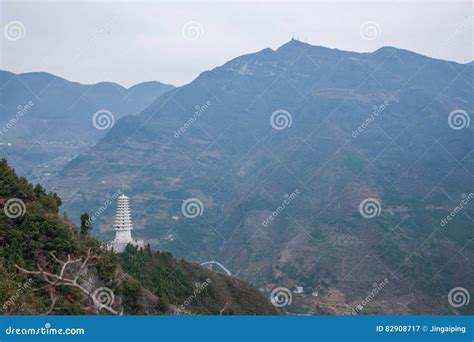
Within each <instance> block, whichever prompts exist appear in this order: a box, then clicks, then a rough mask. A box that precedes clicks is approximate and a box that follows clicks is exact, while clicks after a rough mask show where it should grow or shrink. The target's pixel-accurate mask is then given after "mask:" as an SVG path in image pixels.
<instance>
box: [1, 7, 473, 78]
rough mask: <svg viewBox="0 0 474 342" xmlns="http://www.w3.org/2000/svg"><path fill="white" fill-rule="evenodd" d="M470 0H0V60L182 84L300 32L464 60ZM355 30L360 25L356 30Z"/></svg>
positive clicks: (71, 74) (28, 67)
mask: <svg viewBox="0 0 474 342" xmlns="http://www.w3.org/2000/svg"><path fill="white" fill-rule="evenodd" d="M473 15H474V13H473V2H472V1H453V0H450V1H438V2H432V1H430V2H428V1H418V2H415V1H402V2H396V1H384V2H381V1H378V2H367V1H345V2H337V1H330V2H321V1H311V2H295V1H280V2H263V1H260V2H232V3H230V2H195V1H194V2H191V1H184V2H156V1H155V2H143V1H142V2H130V1H129V2H121V3H119V2H113V1H106V2H104V1H102V2H71V1H61V2H58V1H55V2H51V1H50V2H46V1H35V2H32V1H30V2H24V1H23V2H20V1H14V2H7V1H2V2H1V21H0V23H1V28H2V35H1V38H0V43H1V46H0V47H1V54H0V57H1V60H0V68H1V69H6V70H9V71H13V72H27V71H47V72H51V73H53V74H56V75H58V76H61V77H64V78H66V79H69V80H73V81H78V82H82V83H95V82H99V81H104V80H106V81H113V82H117V83H120V84H122V85H124V86H131V85H133V84H136V83H139V82H143V81H149V80H158V81H161V82H165V83H171V84H174V85H182V84H185V83H188V82H190V81H191V80H192V79H194V78H195V77H196V76H197V75H199V73H201V72H202V71H204V70H208V69H212V68H214V67H216V66H218V65H221V64H223V63H225V62H226V61H228V60H229V59H232V58H233V57H236V56H239V55H242V54H245V53H250V52H255V51H259V50H262V49H263V48H266V47H270V48H273V49H276V48H277V47H278V46H280V45H282V44H284V43H285V42H286V41H288V40H289V39H290V38H291V36H292V34H293V32H294V33H295V36H299V38H300V40H304V39H305V38H306V39H307V42H308V43H310V44H313V45H323V46H328V47H334V48H338V49H343V50H353V51H374V50H376V49H378V48H379V47H381V46H386V45H391V46H396V47H400V48H404V49H408V50H412V51H416V52H419V53H422V54H425V55H428V56H432V57H436V58H442V59H448V60H454V61H458V62H461V63H465V62H468V61H471V60H473V55H474V54H473V32H474V31H473V28H474V17H473ZM361 31H362V32H361Z"/></svg>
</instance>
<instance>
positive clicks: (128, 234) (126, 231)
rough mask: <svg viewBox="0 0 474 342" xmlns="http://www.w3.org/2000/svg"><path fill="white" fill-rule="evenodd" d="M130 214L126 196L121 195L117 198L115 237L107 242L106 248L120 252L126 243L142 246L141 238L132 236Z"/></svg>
mask: <svg viewBox="0 0 474 342" xmlns="http://www.w3.org/2000/svg"><path fill="white" fill-rule="evenodd" d="M132 229H133V227H132V216H131V214H130V204H129V202H128V197H127V196H125V195H123V194H122V196H120V197H119V198H118V204H117V214H116V215H115V239H114V240H112V241H110V242H108V243H107V249H108V250H113V251H114V252H116V253H122V252H123V251H124V250H125V247H127V245H128V244H130V245H132V246H137V247H139V248H143V246H144V243H143V240H137V239H134V238H132Z"/></svg>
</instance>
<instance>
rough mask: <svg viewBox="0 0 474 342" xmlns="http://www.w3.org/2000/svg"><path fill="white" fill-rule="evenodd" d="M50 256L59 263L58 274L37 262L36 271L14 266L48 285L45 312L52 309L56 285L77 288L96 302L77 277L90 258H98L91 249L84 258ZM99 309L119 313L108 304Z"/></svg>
mask: <svg viewBox="0 0 474 342" xmlns="http://www.w3.org/2000/svg"><path fill="white" fill-rule="evenodd" d="M50 254H51V257H52V258H53V260H54V261H55V262H56V263H58V264H59V265H61V270H60V271H59V274H55V273H52V272H49V271H47V270H46V266H47V265H46V266H45V267H42V266H40V265H39V264H37V267H38V270H37V271H32V270H27V269H25V268H23V267H20V266H18V265H15V266H16V268H17V269H18V270H19V271H20V272H22V273H24V274H29V275H34V276H37V277H40V278H42V279H43V280H44V281H45V282H46V283H48V285H49V294H50V298H51V305H50V307H49V309H48V311H47V312H46V314H49V313H51V312H52V311H53V309H54V306H55V305H56V301H57V297H56V287H58V286H69V287H73V288H76V289H78V290H79V291H81V292H82V293H83V294H85V295H86V296H87V297H89V298H91V299H92V301H93V302H94V304H95V303H96V301H97V299H96V298H94V294H93V293H91V292H90V291H89V290H88V289H87V288H86V287H84V286H82V285H81V284H79V282H78V279H79V277H80V275H81V274H82V273H83V272H84V270H85V269H86V267H87V265H88V264H89V262H90V261H91V260H94V259H98V256H91V249H90V248H89V249H88V250H87V255H86V257H85V258H84V259H82V258H79V259H71V256H70V255H68V256H67V260H66V261H62V260H60V259H58V258H57V257H56V255H54V253H50ZM79 262H81V265H80V266H79V268H75V269H74V268H73V267H71V266H72V265H74V264H77V263H79ZM100 309H104V310H106V311H108V312H110V313H112V314H114V315H118V314H119V313H118V312H117V311H115V310H114V309H113V308H112V307H110V306H109V305H103V304H101V305H100Z"/></svg>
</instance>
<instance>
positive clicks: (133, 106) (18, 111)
mask: <svg viewBox="0 0 474 342" xmlns="http://www.w3.org/2000/svg"><path fill="white" fill-rule="evenodd" d="M172 88H173V86H170V85H166V84H162V83H160V82H144V83H140V84H137V85H135V86H133V87H130V88H128V89H126V88H124V87H122V86H120V85H118V84H116V83H111V82H102V83H98V84H90V85H89V84H80V83H77V82H71V81H68V80H65V79H63V78H60V77H57V76H54V75H52V74H48V73H45V72H31V73H24V74H14V73H11V72H8V71H0V103H1V106H0V122H2V127H0V128H1V131H0V151H1V153H2V155H6V156H8V157H9V158H8V159H9V161H10V162H11V163H12V164H13V166H14V167H15V168H17V171H18V172H19V173H20V174H21V175H24V176H28V177H29V178H30V179H32V180H35V181H36V180H41V179H43V178H44V177H45V174H46V175H47V174H51V173H54V172H55V171H56V170H58V169H60V168H61V167H62V166H64V165H65V164H66V163H67V161H69V160H70V159H71V158H73V157H75V156H76V155H77V154H79V153H80V152H81V151H84V150H85V149H86V148H88V147H90V146H92V145H94V144H95V143H96V142H97V141H98V140H99V139H100V138H101V137H102V136H104V135H105V133H106V130H107V128H108V126H107V125H112V124H113V122H112V121H116V120H118V119H120V118H121V117H123V116H124V115H131V114H137V113H139V112H140V111H142V110H143V109H145V108H146V107H147V106H149V105H150V104H151V103H152V102H153V101H154V100H155V99H156V98H157V97H158V96H160V95H161V94H163V93H164V92H166V91H168V90H170V89H172ZM100 110H106V111H108V112H110V113H111V114H110V115H111V116H113V118H112V119H111V120H112V121H110V122H109V121H104V122H102V124H103V125H102V126H101V125H100V122H95V125H94V120H93V118H94V113H96V112H97V111H100ZM105 115H106V116H107V115H109V114H105ZM104 119H106V118H105V117H104Z"/></svg>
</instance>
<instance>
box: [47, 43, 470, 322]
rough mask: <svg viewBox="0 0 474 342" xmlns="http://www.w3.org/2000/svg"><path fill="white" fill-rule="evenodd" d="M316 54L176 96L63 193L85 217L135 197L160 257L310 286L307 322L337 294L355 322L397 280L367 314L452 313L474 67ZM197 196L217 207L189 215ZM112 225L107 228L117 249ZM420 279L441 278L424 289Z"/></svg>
mask: <svg viewBox="0 0 474 342" xmlns="http://www.w3.org/2000/svg"><path fill="white" fill-rule="evenodd" d="M300 44H304V43H299V42H297V43H295V42H292V43H291V44H290V45H288V46H286V47H285V48H282V49H280V50H279V51H278V49H277V50H276V51H273V50H272V51H273V52H272V51H270V50H268V49H265V50H262V51H263V52H262V51H261V52H257V53H254V54H249V55H244V56H240V57H236V58H234V59H232V60H230V61H228V62H227V63H224V64H223V65H222V66H219V67H216V68H214V69H212V70H210V71H206V72H203V73H201V74H200V75H199V76H198V77H197V78H196V79H195V80H193V81H192V82H191V83H189V84H187V85H185V86H182V87H179V88H176V89H174V90H172V91H170V92H168V93H166V94H163V95H162V96H161V97H159V98H158V99H157V100H156V101H154V103H153V104H151V105H150V107H148V108H147V109H145V110H144V111H142V112H141V113H140V114H139V115H137V116H133V117H127V118H124V119H123V120H119V121H118V122H117V124H116V125H115V126H114V127H113V129H111V130H110V131H109V132H108V134H107V135H106V136H105V137H104V138H103V139H101V140H100V141H99V142H98V144H97V145H95V146H94V147H93V148H92V149H91V150H89V151H86V152H85V153H83V154H81V155H80V156H79V157H78V158H76V159H75V160H74V161H73V162H71V163H70V164H68V165H67V166H66V167H65V168H64V169H63V170H62V172H61V173H60V174H59V175H58V177H56V178H55V179H53V180H52V182H51V184H50V186H54V187H56V188H57V189H58V191H59V192H60V193H61V194H63V195H64V198H67V201H66V202H65V205H64V210H67V211H68V212H72V213H74V214H75V216H76V213H77V212H78V211H79V210H82V211H83V210H88V211H89V210H90V211H94V210H95V209H94V208H97V207H99V206H100V196H101V195H102V196H103V194H106V193H112V192H113V191H115V190H114V189H117V188H123V189H126V192H127V194H129V196H130V198H131V203H132V211H133V212H134V213H136V214H134V215H135V217H136V222H137V223H136V229H137V230H136V235H139V236H140V238H144V239H146V240H148V241H149V242H150V244H151V245H152V247H153V248H158V249H160V250H170V251H172V252H173V253H175V254H176V255H178V256H186V257H188V258H192V259H195V260H200V261H207V260H219V262H221V263H222V264H224V265H225V266H226V267H227V268H229V269H231V270H233V273H235V274H237V275H239V276H242V277H244V278H245V279H247V280H249V281H251V282H253V283H254V284H255V285H257V286H259V287H261V288H264V289H267V290H269V289H271V288H273V287H279V286H284V287H287V288H293V287H296V286H302V287H303V288H305V289H308V293H304V294H302V295H301V296H296V298H295V300H294V308H295V309H296V310H298V311H299V312H313V313H315V312H318V307H319V306H321V305H323V304H324V302H325V300H326V299H327V300H328V301H331V300H333V297H337V298H338V299H337V300H338V301H339V302H338V303H339V304H340V306H341V307H344V308H345V311H344V312H350V311H351V308H353V307H355V306H357V303H359V302H360V301H362V300H363V298H365V296H366V293H367V292H370V290H371V287H372V284H373V283H380V282H381V281H382V280H383V279H388V280H389V284H390V285H389V286H388V287H387V288H390V290H387V291H384V293H383V294H381V295H380V296H379V297H378V298H377V299H376V300H374V301H373V303H371V305H369V307H368V308H367V309H366V312H368V313H373V314H380V313H392V314H419V313H424V314H432V313H438V314H439V313H443V314H452V313H453V309H452V308H451V307H450V306H449V303H447V302H446V295H447V290H449V289H446V287H448V286H449V287H455V286H459V284H464V285H465V287H466V288H470V287H472V286H473V284H472V279H470V278H474V277H469V274H467V273H466V274H463V273H462V272H461V270H463V269H464V267H463V264H462V262H463V260H461V259H459V258H454V259H452V258H453V254H452V253H453V252H455V251H457V250H459V249H460V248H462V247H464V248H465V249H463V254H465V255H468V258H469V257H471V256H472V255H473V246H472V232H470V231H469V228H468V227H469V218H468V217H472V215H474V213H473V212H472V208H466V209H465V210H466V211H465V213H466V215H458V216H457V217H456V222H455V223H453V224H452V225H451V226H450V229H448V230H443V231H442V232H440V229H441V227H440V225H439V222H440V220H441V218H442V217H443V216H445V215H447V214H449V212H450V210H451V209H452V208H453V207H454V206H455V205H456V201H457V200H459V199H460V198H462V194H463V193H464V194H465V193H468V192H469V187H468V186H466V185H468V184H470V182H471V177H472V174H474V169H473V166H474V160H473V158H474V154H473V153H472V151H473V150H474V146H473V145H474V143H473V141H472V126H469V125H467V126H466V127H464V128H463V129H459V130H456V129H453V128H452V122H451V123H450V122H449V121H448V117H449V115H450V113H451V112H453V111H454V110H455V109H459V108H462V109H463V110H464V111H465V112H466V113H472V111H473V110H474V108H473V107H472V101H471V98H472V87H473V84H472V82H471V83H470V80H472V79H473V77H472V76H473V74H474V68H472V66H470V65H462V64H458V63H452V62H447V61H441V60H437V59H432V58H428V57H424V56H421V55H417V54H411V53H408V54H407V53H405V52H404V51H401V50H400V51H399V50H398V49H390V48H388V49H384V50H381V51H378V53H371V54H356V53H350V52H341V51H337V50H332V49H326V48H317V47H316V48H305V49H300V48H299V47H300ZM303 46H306V45H303ZM302 50H303V51H302ZM276 115H279V117H281V120H279V121H276V120H274V119H275V117H276ZM467 115H468V114H467ZM176 132H179V134H175V133H176ZM354 132H356V133H354ZM84 184H86V185H87V187H86V190H84V187H83V185H84ZM79 185H82V187H79ZM445 189H449V193H447V192H446V190H445ZM296 190H298V196H297V197H296V199H295V200H294V201H292V202H291V204H289V205H285V206H284V207H285V209H284V211H283V212H280V209H278V210H277V208H279V207H282V203H285V198H287V197H285V196H289V195H290V194H293V193H296ZM196 198H197V199H198V200H199V201H200V203H201V207H202V208H203V213H202V215H200V216H198V217H196V218H194V219H189V218H188V217H186V216H185V215H184V214H183V212H182V204H183V203H184V201H186V200H187V199H196ZM367 199H371V200H375V203H379V205H380V207H381V209H380V213H379V215H378V216H376V217H374V218H373V219H367V218H366V217H364V216H363V215H362V214H361V212H360V209H359V207H360V205H361V203H363V201H364V200H367ZM133 206H135V208H134V207H133ZM434 208H437V209H434ZM275 212H276V213H277V214H278V215H277V217H275V218H274V219H273V220H270V221H269V223H267V224H264V222H266V221H265V219H266V218H268V217H269V215H271V216H272V217H273V215H274V214H273V213H275ZM110 215H111V213H106V214H104V215H103V216H102V217H101V218H100V222H98V225H99V226H100V229H99V232H98V234H97V235H98V236H99V237H101V238H103V239H106V238H110V229H108V226H107V222H108V221H110V219H111V216H110ZM170 234H171V235H172V236H173V238H172V239H171V238H168V237H169V236H170ZM420 246H422V247H423V248H420ZM428 246H429V248H428ZM433 253H434V254H436V255H437V257H436V258H434V257H433V256H432V254H433ZM362 261H364V262H362ZM447 263H449V264H450V267H449V269H448V268H446V267H444V268H443V267H442V266H443V265H444V264H447ZM354 270H357V271H354ZM353 271H354V272H353ZM419 277H422V278H423V279H431V280H430V281H427V283H426V284H425V283H423V284H422V285H421V286H420V287H417V288H416V289H412V288H411V287H410V285H411V284H412V283H413V282H415V281H417V280H419V279H420V278H419ZM413 291H416V293H414V292H413ZM313 292H316V293H319V294H320V295H321V297H320V298H321V299H318V298H316V299H315V298H314V297H313V296H312V295H311V293H313ZM400 303H402V304H400ZM327 309H328V310H329V311H330V312H331V311H332V312H333V313H339V311H337V310H336V309H335V307H330V308H327ZM463 310H464V312H471V310H472V307H471V306H468V307H466V308H463Z"/></svg>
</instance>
